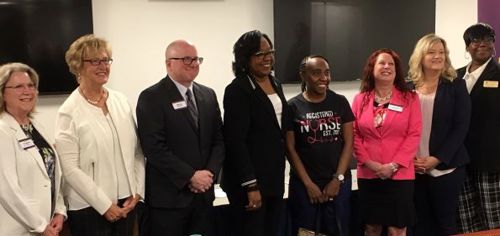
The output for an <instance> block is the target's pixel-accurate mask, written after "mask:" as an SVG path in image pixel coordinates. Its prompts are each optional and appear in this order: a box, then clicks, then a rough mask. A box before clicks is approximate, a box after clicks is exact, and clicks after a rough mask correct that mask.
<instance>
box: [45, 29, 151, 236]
mask: <svg viewBox="0 0 500 236" xmlns="http://www.w3.org/2000/svg"><path fill="white" fill-rule="evenodd" d="M112 61H113V60H112V58H111V50H110V49H109V47H108V44H107V42H106V41H105V40H103V39H101V38H97V37H95V36H94V35H85V36H82V37H80V38H79V39H77V40H76V41H75V42H73V43H72V44H71V46H70V48H69V49H68V51H67V52H66V63H67V64H68V66H69V69H70V71H71V72H72V73H73V74H74V75H75V76H76V78H77V81H78V83H79V86H78V88H77V89H75V91H73V92H72V93H71V95H70V96H69V97H68V98H67V99H66V101H65V102H64V103H63V105H62V106H61V107H60V109H59V112H58V113H57V118H56V134H55V139H56V148H57V151H58V153H59V155H60V156H61V166H62V169H63V178H64V180H65V183H67V185H68V186H67V188H66V186H65V192H64V195H65V197H66V200H67V202H68V221H69V226H70V230H71V234H72V235H73V236H94V235H102V236H111V235H115V236H127V235H132V234H133V226H134V223H135V219H136V211H135V206H136V204H137V202H138V201H139V200H140V199H142V198H144V156H143V155H142V151H141V149H140V146H139V141H138V139H137V134H136V126H135V121H134V118H133V115H132V114H133V113H132V111H131V108H130V106H129V104H128V102H127V99H126V98H125V96H123V95H122V94H120V93H118V92H116V91H113V90H111V89H109V88H106V87H104V84H106V82H107V81H108V78H109V72H110V68H111V62H112Z"/></svg>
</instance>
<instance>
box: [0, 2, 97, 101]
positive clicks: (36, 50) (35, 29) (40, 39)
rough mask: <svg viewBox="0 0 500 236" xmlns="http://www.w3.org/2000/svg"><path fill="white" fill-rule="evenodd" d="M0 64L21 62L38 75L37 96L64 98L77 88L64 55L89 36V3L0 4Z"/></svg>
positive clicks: (90, 6)
mask: <svg viewBox="0 0 500 236" xmlns="http://www.w3.org/2000/svg"><path fill="white" fill-rule="evenodd" d="M0 29H1V32H2V37H0V64H4V63H7V62H23V63H26V64H28V65H30V66H32V67H33V68H34V69H35V70H36V71H37V72H38V73H39V75H40V86H39V91H40V94H42V95H43V94H65V93H70V92H71V91H73V90H74V89H75V88H76V87H77V86H78V85H77V83H76V80H75V78H74V76H73V75H72V74H71V73H70V72H69V69H68V66H67V65H66V63H65V61H64V53H65V52H66V50H67V49H68V47H69V45H70V44H71V43H72V42H73V41H74V40H75V39H77V38H78V37H80V36H82V35H85V34H89V33H92V31H93V28H92V1H91V0H10V1H2V0H0Z"/></svg>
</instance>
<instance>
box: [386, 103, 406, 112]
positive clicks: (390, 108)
mask: <svg viewBox="0 0 500 236" xmlns="http://www.w3.org/2000/svg"><path fill="white" fill-rule="evenodd" d="M387 109H389V110H391V111H397V112H402V111H403V107H402V106H398V105H394V104H389V106H388V107H387Z"/></svg>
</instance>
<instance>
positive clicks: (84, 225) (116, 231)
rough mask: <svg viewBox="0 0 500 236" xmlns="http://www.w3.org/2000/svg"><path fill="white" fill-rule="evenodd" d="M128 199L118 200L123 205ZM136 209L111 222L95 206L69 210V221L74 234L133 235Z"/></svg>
mask: <svg viewBox="0 0 500 236" xmlns="http://www.w3.org/2000/svg"><path fill="white" fill-rule="evenodd" d="M125 200H126V199H122V200H119V201H118V205H119V206H121V205H122V204H123V202H125ZM135 222H136V210H135V209H134V210H132V211H130V212H129V213H128V215H127V218H122V219H120V220H118V221H116V222H109V221H108V220H106V218H105V217H104V216H103V215H101V214H99V212H97V211H96V210H95V209H94V208H92V207H87V208H84V209H81V210H76V211H68V223H69V228H70V231H71V235H72V236H132V235H133V232H134V223H135Z"/></svg>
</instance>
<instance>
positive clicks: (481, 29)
mask: <svg viewBox="0 0 500 236" xmlns="http://www.w3.org/2000/svg"><path fill="white" fill-rule="evenodd" d="M485 37H491V38H493V42H495V30H494V29H493V28H492V27H491V26H490V25H488V24H486V23H477V24H475V25H472V26H470V27H469V28H467V29H466V30H465V32H464V41H465V46H467V47H468V46H469V44H470V43H471V42H472V40H474V39H483V38H485Z"/></svg>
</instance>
